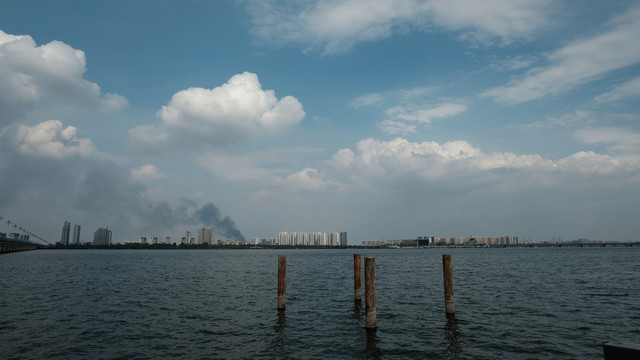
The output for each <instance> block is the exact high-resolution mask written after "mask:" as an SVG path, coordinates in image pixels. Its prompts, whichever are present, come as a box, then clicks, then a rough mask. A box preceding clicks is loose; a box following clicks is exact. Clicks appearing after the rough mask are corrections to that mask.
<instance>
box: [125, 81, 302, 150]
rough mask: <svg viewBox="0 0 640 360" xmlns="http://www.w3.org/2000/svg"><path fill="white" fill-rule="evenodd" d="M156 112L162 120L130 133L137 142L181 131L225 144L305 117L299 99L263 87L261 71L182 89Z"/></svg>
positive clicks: (159, 140) (155, 140)
mask: <svg viewBox="0 0 640 360" xmlns="http://www.w3.org/2000/svg"><path fill="white" fill-rule="evenodd" d="M156 115H157V117H158V118H159V119H160V123H159V124H157V125H143V126H138V127H135V128H133V129H131V130H130V131H129V135H130V138H131V141H132V142H134V143H139V144H153V143H162V142H166V141H168V140H170V139H174V136H175V137H176V139H178V138H180V136H181V135H182V136H188V137H189V138H190V139H191V140H193V139H194V138H195V139H198V140H199V142H198V143H203V142H204V143H205V144H208V145H212V146H219V145H226V144H230V143H233V142H237V141H240V140H245V139H248V138H251V137H254V136H257V135H259V134H265V133H266V134H273V133H276V132H278V131H281V130H283V129H285V128H287V127H289V126H291V125H295V124H297V123H299V122H300V121H302V119H303V118H304V116H305V112H304V110H303V109H302V104H300V102H299V101H298V99H296V98H295V97H292V96H285V97H283V98H281V99H278V98H277V97H276V95H275V92H274V91H273V90H263V89H262V85H261V84H260V82H259V80H258V76H257V75H256V74H253V73H249V72H244V73H242V74H237V75H234V76H233V77H231V79H229V81H227V82H226V83H225V84H223V85H221V86H219V87H216V88H213V89H204V88H189V89H186V90H182V91H179V92H177V93H175V94H174V95H173V96H172V98H171V101H170V102H169V103H168V104H167V105H165V106H163V107H162V109H161V110H160V111H158V113H157V114H156ZM190 143H193V142H192V141H191V142H190Z"/></svg>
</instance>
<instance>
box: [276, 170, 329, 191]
mask: <svg viewBox="0 0 640 360" xmlns="http://www.w3.org/2000/svg"><path fill="white" fill-rule="evenodd" d="M281 185H282V186H284V187H286V188H287V190H293V191H323V190H327V189H328V188H330V187H336V186H337V185H338V184H337V183H336V182H334V181H330V180H327V179H326V178H325V175H324V174H322V173H321V172H320V171H318V170H316V169H313V168H304V169H302V170H301V171H298V172H295V173H293V174H291V175H289V176H287V177H286V178H285V179H284V181H282V182H281Z"/></svg>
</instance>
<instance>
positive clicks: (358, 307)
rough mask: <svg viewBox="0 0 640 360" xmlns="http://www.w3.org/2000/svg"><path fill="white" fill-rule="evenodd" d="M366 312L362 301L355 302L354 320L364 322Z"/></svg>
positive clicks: (352, 316)
mask: <svg viewBox="0 0 640 360" xmlns="http://www.w3.org/2000/svg"><path fill="white" fill-rule="evenodd" d="M363 317H364V312H363V311H362V300H354V305H353V314H352V315H351V318H352V319H353V320H357V321H362V319H363Z"/></svg>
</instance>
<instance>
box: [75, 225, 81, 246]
mask: <svg viewBox="0 0 640 360" xmlns="http://www.w3.org/2000/svg"><path fill="white" fill-rule="evenodd" d="M73 245H80V225H78V224H75V225H73Z"/></svg>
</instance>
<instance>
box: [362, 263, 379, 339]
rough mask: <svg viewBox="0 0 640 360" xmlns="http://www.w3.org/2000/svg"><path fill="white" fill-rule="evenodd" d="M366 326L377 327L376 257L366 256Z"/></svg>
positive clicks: (369, 327)
mask: <svg viewBox="0 0 640 360" xmlns="http://www.w3.org/2000/svg"><path fill="white" fill-rule="evenodd" d="M364 297H365V302H364V311H365V314H366V319H365V323H366V325H365V327H366V328H367V329H375V328H376V259H375V258H368V257H365V258H364Z"/></svg>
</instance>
